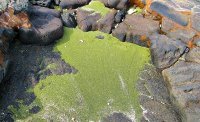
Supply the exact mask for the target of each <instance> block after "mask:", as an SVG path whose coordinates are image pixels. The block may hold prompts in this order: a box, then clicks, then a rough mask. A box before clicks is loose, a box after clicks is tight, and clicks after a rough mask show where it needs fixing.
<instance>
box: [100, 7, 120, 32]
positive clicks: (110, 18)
mask: <svg viewBox="0 0 200 122" xmlns="http://www.w3.org/2000/svg"><path fill="white" fill-rule="evenodd" d="M116 14H117V11H116V10H112V11H111V12H109V13H108V14H107V15H106V16H105V17H103V18H102V19H100V20H99V21H98V30H100V31H102V32H104V33H111V32H112V29H113V28H114V26H115V15H116Z"/></svg>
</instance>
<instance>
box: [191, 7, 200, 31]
mask: <svg viewBox="0 0 200 122" xmlns="http://www.w3.org/2000/svg"><path fill="white" fill-rule="evenodd" d="M199 21H200V7H199V8H197V7H196V8H193V12H192V18H191V22H192V27H193V28H194V29H195V30H197V31H200V23H199Z"/></svg>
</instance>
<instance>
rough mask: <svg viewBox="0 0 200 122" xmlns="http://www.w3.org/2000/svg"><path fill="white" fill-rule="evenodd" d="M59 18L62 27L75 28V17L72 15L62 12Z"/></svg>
mask: <svg viewBox="0 0 200 122" xmlns="http://www.w3.org/2000/svg"><path fill="white" fill-rule="evenodd" d="M61 17H62V21H63V25H64V26H66V27H69V28H75V27H76V26H77V22H76V19H75V15H74V14H73V13H68V12H64V13H63V14H62V15H61Z"/></svg>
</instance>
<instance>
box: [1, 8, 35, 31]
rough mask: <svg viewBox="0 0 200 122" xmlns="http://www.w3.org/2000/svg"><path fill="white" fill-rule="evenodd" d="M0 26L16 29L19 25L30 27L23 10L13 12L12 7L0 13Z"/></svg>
mask: <svg viewBox="0 0 200 122" xmlns="http://www.w3.org/2000/svg"><path fill="white" fill-rule="evenodd" d="M0 27H8V28H13V29H18V28H20V27H24V28H30V27H31V24H30V22H29V18H28V15H27V14H26V13H24V12H21V13H19V14H16V15H15V14H14V9H13V8H8V9H7V10H6V11H5V12H4V13H3V14H2V15H0Z"/></svg>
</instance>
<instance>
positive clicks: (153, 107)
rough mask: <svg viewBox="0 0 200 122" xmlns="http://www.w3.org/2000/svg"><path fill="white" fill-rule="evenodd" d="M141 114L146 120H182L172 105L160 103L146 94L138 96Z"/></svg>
mask: <svg viewBox="0 0 200 122" xmlns="http://www.w3.org/2000/svg"><path fill="white" fill-rule="evenodd" d="M140 103H141V106H142V108H143V109H144V112H143V116H144V117H145V119H147V120H148V122H182V121H181V118H180V116H179V115H178V113H177V111H176V110H175V109H174V106H172V105H168V104H163V103H160V102H158V101H156V100H154V99H150V98H148V97H146V96H142V97H141V98H140Z"/></svg>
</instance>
